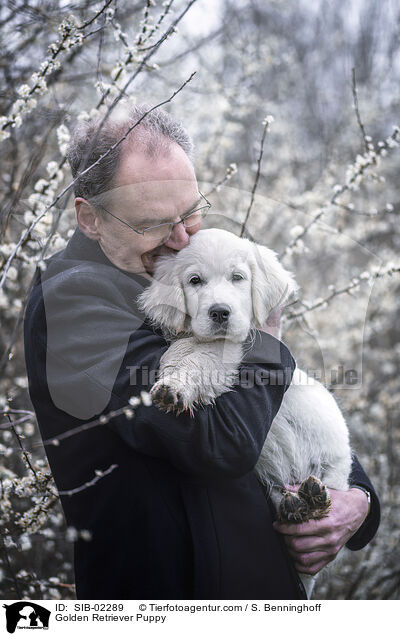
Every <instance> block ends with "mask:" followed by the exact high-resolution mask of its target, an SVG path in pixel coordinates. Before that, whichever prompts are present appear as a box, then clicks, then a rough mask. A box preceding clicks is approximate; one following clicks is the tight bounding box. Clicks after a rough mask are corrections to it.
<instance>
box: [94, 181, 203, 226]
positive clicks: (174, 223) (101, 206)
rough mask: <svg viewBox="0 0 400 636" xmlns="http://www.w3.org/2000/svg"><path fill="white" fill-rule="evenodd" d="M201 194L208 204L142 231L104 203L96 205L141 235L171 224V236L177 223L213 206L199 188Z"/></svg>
mask: <svg viewBox="0 0 400 636" xmlns="http://www.w3.org/2000/svg"><path fill="white" fill-rule="evenodd" d="M198 193H199V195H200V196H201V198H202V199H204V201H205V202H206V205H203V206H202V207H200V208H196V209H195V210H192V211H191V212H188V213H187V214H186V215H185V216H184V217H183V219H180V221H165V222H164V223H158V224H157V225H150V226H149V227H146V228H145V229H144V230H142V231H140V230H137V229H136V228H134V227H132V225H129V223H127V222H126V221H124V220H123V219H120V218H119V216H116V215H115V214H113V213H112V212H110V211H109V210H107V208H105V207H104V205H102V204H101V203H96V204H95V205H96V206H97V207H99V208H101V209H102V210H104V211H105V212H107V214H109V215H110V216H112V217H114V219H117V220H118V221H120V222H121V223H123V224H124V225H126V226H127V227H129V228H130V229H131V230H133V231H134V232H136V234H139V235H140V236H145V232H148V231H149V230H154V229H155V228H157V227H162V226H164V225H170V226H171V231H170V234H169V236H171V234H172V231H173V228H174V226H175V225H179V223H184V222H185V220H186V219H187V218H188V217H190V216H191V215H192V214H194V213H195V212H199V210H204V208H207V212H208V210H209V209H210V208H211V203H210V201H209V200H208V199H207V198H206V197H205V196H204V194H203V193H202V192H200V190H198ZM207 212H205V213H204V214H203V215H202V217H201V218H202V219H203V218H204V217H205V216H206V214H207Z"/></svg>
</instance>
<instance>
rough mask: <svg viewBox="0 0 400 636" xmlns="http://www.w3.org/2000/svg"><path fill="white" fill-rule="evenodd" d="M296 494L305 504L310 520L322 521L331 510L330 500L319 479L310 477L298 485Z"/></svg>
mask: <svg viewBox="0 0 400 636" xmlns="http://www.w3.org/2000/svg"><path fill="white" fill-rule="evenodd" d="M298 493H299V496H300V497H301V498H302V499H304V501H305V502H306V503H307V505H308V507H309V510H310V518H311V519H322V518H323V517H326V516H327V515H328V513H329V511H330V509H331V498H330V496H329V492H328V489H327V487H326V486H325V485H324V484H323V483H322V481H321V480H320V479H318V478H317V477H314V476H313V475H310V477H308V478H307V479H305V480H304V481H303V482H302V483H301V484H300V487H299V490H298Z"/></svg>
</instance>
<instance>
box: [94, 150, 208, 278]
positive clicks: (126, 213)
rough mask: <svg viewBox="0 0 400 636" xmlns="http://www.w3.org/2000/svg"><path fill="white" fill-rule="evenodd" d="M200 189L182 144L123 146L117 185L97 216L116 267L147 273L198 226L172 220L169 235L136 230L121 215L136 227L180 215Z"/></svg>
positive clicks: (101, 240)
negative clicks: (157, 149)
mask: <svg viewBox="0 0 400 636" xmlns="http://www.w3.org/2000/svg"><path fill="white" fill-rule="evenodd" d="M199 197H200V195H199V192H198V188H197V182H196V177H195V174H194V169H193V166H192V164H191V162H190V160H189V159H188V157H187V155H186V154H185V152H184V151H183V150H182V148H181V147H180V146H179V145H178V144H175V143H171V144H170V145H169V148H168V151H167V153H166V154H164V153H162V154H160V155H157V156H156V157H150V156H147V155H146V154H145V153H144V152H142V151H138V150H135V151H131V150H125V152H124V154H123V155H122V158H121V163H120V166H119V169H118V171H117V176H116V180H115V187H114V188H113V190H112V192H110V193H109V196H108V197H107V203H106V204H105V207H106V209H107V210H108V211H109V212H111V214H113V215H115V216H116V217H118V218H114V217H113V216H111V215H110V214H107V212H104V217H105V218H102V217H101V216H98V217H97V224H96V226H97V232H98V235H99V236H98V241H99V244H100V246H101V248H102V250H103V252H104V253H105V254H106V256H107V257H108V258H109V259H110V261H111V262H112V263H114V265H116V266H117V267H119V268H120V269H123V270H126V271H129V272H136V273H142V274H146V273H147V274H151V273H152V272H153V269H154V264H155V260H156V258H157V257H158V256H160V255H162V254H168V253H170V252H173V251H179V250H181V249H182V248H183V247H185V246H186V245H187V244H188V243H189V237H190V235H191V234H194V233H195V232H197V231H198V230H199V229H200V227H201V218H200V217H199V222H198V223H197V224H196V225H194V226H192V227H189V228H185V227H184V226H183V224H182V223H180V224H179V225H175V226H174V228H173V230H172V233H171V235H170V236H169V237H168V236H166V235H164V236H157V235H156V236H154V235H152V232H149V233H148V232H145V233H144V235H140V234H137V233H136V232H134V231H133V230H132V229H131V228H129V227H127V225H125V224H124V223H123V222H122V221H124V222H125V223H127V224H128V225H130V226H132V227H134V228H135V229H137V230H140V231H142V230H143V229H145V228H147V227H150V226H153V225H157V224H160V223H165V222H168V221H179V220H180V218H181V217H183V216H184V215H185V214H187V213H188V212H189V211H191V210H192V209H196V208H197V207H200V206H201V205H204V202H203V203H201V202H199Z"/></svg>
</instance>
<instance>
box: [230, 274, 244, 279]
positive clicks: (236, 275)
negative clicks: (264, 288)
mask: <svg viewBox="0 0 400 636" xmlns="http://www.w3.org/2000/svg"><path fill="white" fill-rule="evenodd" d="M232 280H244V276H243V275H242V274H239V272H235V273H234V274H232Z"/></svg>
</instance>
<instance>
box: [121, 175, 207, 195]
mask: <svg viewBox="0 0 400 636" xmlns="http://www.w3.org/2000/svg"><path fill="white" fill-rule="evenodd" d="M197 191H198V190H197V182H196V180H195V179H162V180H155V179H153V180H148V181H141V182H136V183H127V184H124V185H120V186H117V187H115V188H113V189H112V190H111V191H110V195H111V196H112V198H113V199H118V198H119V199H121V200H122V199H128V200H129V199H135V200H140V199H149V198H152V197H154V196H157V197H161V198H166V197H171V196H175V197H185V196H190V195H193V193H194V194H196V193H197Z"/></svg>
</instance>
